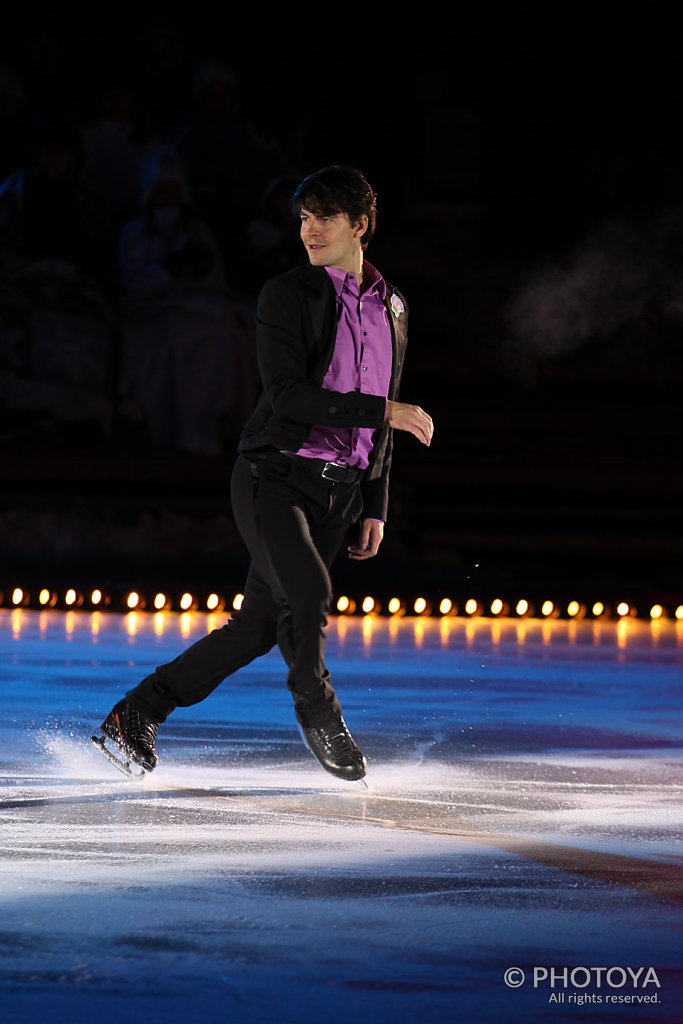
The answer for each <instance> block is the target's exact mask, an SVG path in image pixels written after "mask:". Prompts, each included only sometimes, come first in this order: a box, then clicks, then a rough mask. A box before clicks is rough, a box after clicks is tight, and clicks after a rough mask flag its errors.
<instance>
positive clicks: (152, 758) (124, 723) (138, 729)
mask: <svg viewBox="0 0 683 1024" xmlns="http://www.w3.org/2000/svg"><path fill="white" fill-rule="evenodd" d="M100 729H101V730H102V735H101V736H91V741H92V742H93V743H94V744H95V746H96V747H97V749H98V750H99V751H100V753H102V754H104V756H105V757H106V758H107V760H108V761H111V763H112V764H113V765H114V766H115V767H116V768H118V769H119V771H121V772H123V773H124V775H130V776H135V775H144V774H145V772H151V771H152V769H153V768H155V767H156V764H157V762H158V760H159V759H158V757H157V752H156V748H155V743H156V737H157V729H158V724H157V722H153V721H152V720H151V719H150V718H147V717H146V716H145V715H143V714H142V713H141V712H140V711H138V710H137V708H134V707H132V706H131V705H130V704H129V703H128V702H127V701H126V700H121V701H119V703H118V704H116V705H115V707H113V708H112V710H111V711H110V712H109V714H108V715H107V717H106V718H105V720H104V721H103V722H102V725H101V726H100ZM107 740H112V741H113V742H114V743H115V744H116V748H115V749H114V750H112V749H111V747H110V746H107V743H106V741H107ZM131 763H132V764H136V765H138V766H139V767H140V768H141V769H142V770H141V771H139V772H135V771H134V770H133V768H132V764H131Z"/></svg>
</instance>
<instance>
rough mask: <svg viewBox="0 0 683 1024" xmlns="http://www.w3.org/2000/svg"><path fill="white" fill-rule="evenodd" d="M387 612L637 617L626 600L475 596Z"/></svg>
mask: <svg viewBox="0 0 683 1024" xmlns="http://www.w3.org/2000/svg"><path fill="white" fill-rule="evenodd" d="M356 610H357V606H356V602H355V601H353V600H352V599H351V598H349V597H345V596H343V597H340V598H339V600H338V601H337V611H338V612H339V613H340V614H342V615H352V614H354V613H355V611H356ZM382 610H383V609H382V606H381V604H380V603H379V602H378V601H377V600H376V599H375V598H374V597H364V598H363V600H362V601H361V602H360V611H361V612H362V613H363V614H364V615H370V614H375V615H377V614H380V613H381V612H382ZM386 610H387V612H388V613H389V615H410V614H413V615H433V614H434V613H435V611H436V613H438V614H439V615H441V616H444V615H465V616H468V617H472V616H477V615H478V616H482V615H487V616H488V615H490V616H493V617H494V618H507V617H509V616H511V615H513V616H517V617H519V618H524V617H534V616H537V617H539V618H553V619H557V618H560V617H563V616H566V617H567V618H569V619H582V618H585V617H586V616H591V617H592V618H595V619H598V618H602V617H605V618H611V617H616V618H619V619H622V618H627V617H634V616H637V615H638V610H637V608H635V607H634V606H633V605H632V604H629V603H628V602H627V601H620V602H618V603H617V604H616V605H614V606H608V605H605V604H604V603H603V602H602V601H596V602H594V603H593V604H592V605H585V604H582V603H581V602H580V601H569V603H568V604H566V605H563V604H559V603H557V602H555V601H550V600H546V601H542V602H540V603H539V604H538V605H533V604H532V603H531V602H529V601H527V600H525V599H524V598H522V599H520V600H518V601H517V602H516V603H515V604H514V605H511V604H510V603H509V602H507V601H503V600H502V598H494V600H493V601H491V602H490V603H485V602H483V601H479V600H477V599H476V598H474V597H472V598H469V599H468V600H466V601H464V602H463V603H462V605H458V604H456V603H455V602H454V601H453V600H452V599H451V598H450V597H444V598H442V599H441V600H440V601H439V602H438V603H436V604H433V603H432V602H430V601H428V600H427V598H424V597H418V598H416V599H415V601H414V602H413V603H412V605H407V604H406V603H405V602H403V601H402V600H401V599H400V598H398V597H392V598H390V600H389V601H388V602H387V604H386ZM668 617H669V612H668V611H667V610H666V608H665V607H664V606H663V605H661V604H653V605H651V606H650V608H649V611H648V618H650V619H662V618H668ZM671 617H673V618H674V619H677V620H679V621H683V604H681V605H678V606H677V607H676V608H674V609H673V610H672V612H671Z"/></svg>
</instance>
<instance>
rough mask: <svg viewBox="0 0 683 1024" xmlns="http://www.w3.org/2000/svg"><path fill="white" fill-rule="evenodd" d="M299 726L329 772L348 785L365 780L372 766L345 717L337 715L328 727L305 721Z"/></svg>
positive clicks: (314, 753) (306, 742)
mask: <svg viewBox="0 0 683 1024" xmlns="http://www.w3.org/2000/svg"><path fill="white" fill-rule="evenodd" d="M298 725H299V732H300V733H301V736H302V738H303V741H304V743H305V744H306V746H307V747H308V749H309V750H310V752H311V753H312V754H313V756H314V757H317V759H318V760H319V761H320V763H321V765H322V766H323V768H324V769H325V770H326V771H328V772H330V773H331V774H332V775H336V776H337V778H338V779H346V780H347V781H348V782H357V781H360V780H361V779H362V778H363V777H364V775H365V773H366V771H367V767H368V766H367V762H366V760H365V756H364V755H363V753H362V751H361V750H359V749H358V747H357V746H356V744H355V743H354V741H353V737H352V736H351V733H350V732H349V730H348V729H347V727H346V722H345V721H344V719H343V718H342V716H341V715H335V716H334V717H333V718H332V719H331V720H330V721H329V723H325V725H304V724H303V722H301V721H299V722H298ZM364 785H365V783H364Z"/></svg>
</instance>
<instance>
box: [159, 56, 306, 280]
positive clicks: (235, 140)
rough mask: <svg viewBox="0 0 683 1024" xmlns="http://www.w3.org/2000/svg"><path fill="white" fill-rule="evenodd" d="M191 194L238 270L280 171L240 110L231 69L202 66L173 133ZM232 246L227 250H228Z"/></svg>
mask: <svg viewBox="0 0 683 1024" xmlns="http://www.w3.org/2000/svg"><path fill="white" fill-rule="evenodd" d="M174 145H175V146H176V148H177V150H178V152H179V153H180V155H181V156H182V158H183V159H184V161H185V164H186V167H187V170H188V174H189V178H190V181H191V183H192V187H193V190H194V194H195V196H196V198H197V201H198V203H199V204H200V206H201V209H202V210H203V212H204V214H205V216H206V217H207V218H208V220H209V221H210V223H211V224H212V225H213V226H214V228H215V230H216V232H217V233H218V235H219V237H220V239H221V241H222V242H224V243H225V246H226V252H227V258H228V259H229V260H230V262H231V264H232V263H233V262H234V264H235V265H237V266H238V265H239V263H240V261H241V259H242V256H243V251H242V246H243V242H244V230H245V228H246V224H247V223H248V221H249V220H250V219H251V217H253V216H254V215H257V214H258V212H259V203H260V200H261V195H262V194H263V189H264V188H265V187H266V185H267V184H268V182H269V181H271V180H272V178H274V177H276V176H277V175H279V174H282V173H283V171H284V170H285V169H286V160H285V158H284V156H283V154H282V153H281V152H280V150H279V149H278V147H277V146H276V145H275V144H274V143H273V142H271V141H269V140H266V139H264V138H261V137H260V136H259V134H258V132H257V131H256V129H255V127H254V126H253V125H252V124H251V123H250V122H249V120H248V119H247V117H246V116H245V114H244V111H243V109H242V104H241V100H240V89H239V82H238V80H237V77H236V75H235V73H234V71H233V70H232V68H230V67H228V66H226V65H225V64H223V63H221V62H219V61H208V62H206V63H204V64H202V65H201V66H200V67H199V68H197V70H196V72H195V75H194V79H193V83H192V110H191V112H190V115H189V117H188V118H187V120H186V121H185V122H184V123H181V124H179V126H178V128H177V130H176V132H175V133H174ZM231 243H232V246H231Z"/></svg>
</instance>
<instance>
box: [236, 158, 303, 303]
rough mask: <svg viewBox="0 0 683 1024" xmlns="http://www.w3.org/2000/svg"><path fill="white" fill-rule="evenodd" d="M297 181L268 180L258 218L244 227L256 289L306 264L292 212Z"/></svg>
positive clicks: (297, 227) (287, 179) (293, 179)
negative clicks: (277, 275) (273, 278)
mask: <svg viewBox="0 0 683 1024" xmlns="http://www.w3.org/2000/svg"><path fill="white" fill-rule="evenodd" d="M300 180H301V178H300V177H298V178H294V177H283V178H276V179H275V180H274V181H271V182H270V183H269V185H268V186H267V188H266V190H265V192H264V193H263V198H262V200H261V216H260V217H254V218H253V219H252V220H251V221H250V222H249V224H248V225H247V240H248V242H249V250H250V253H251V260H252V264H253V266H254V279H255V281H254V283H255V285H256V286H257V287H258V288H259V289H260V287H261V285H262V284H263V281H264V280H267V279H268V278H270V277H273V276H274V275H275V274H284V272H285V271H287V270H291V269H292V267H296V266H298V265H299V264H300V263H303V262H305V253H304V249H303V246H302V245H301V238H300V236H299V218H298V216H297V215H296V213H295V212H294V211H293V210H292V196H293V194H294V191H295V189H296V187H297V185H298V184H299V181H300Z"/></svg>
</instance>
